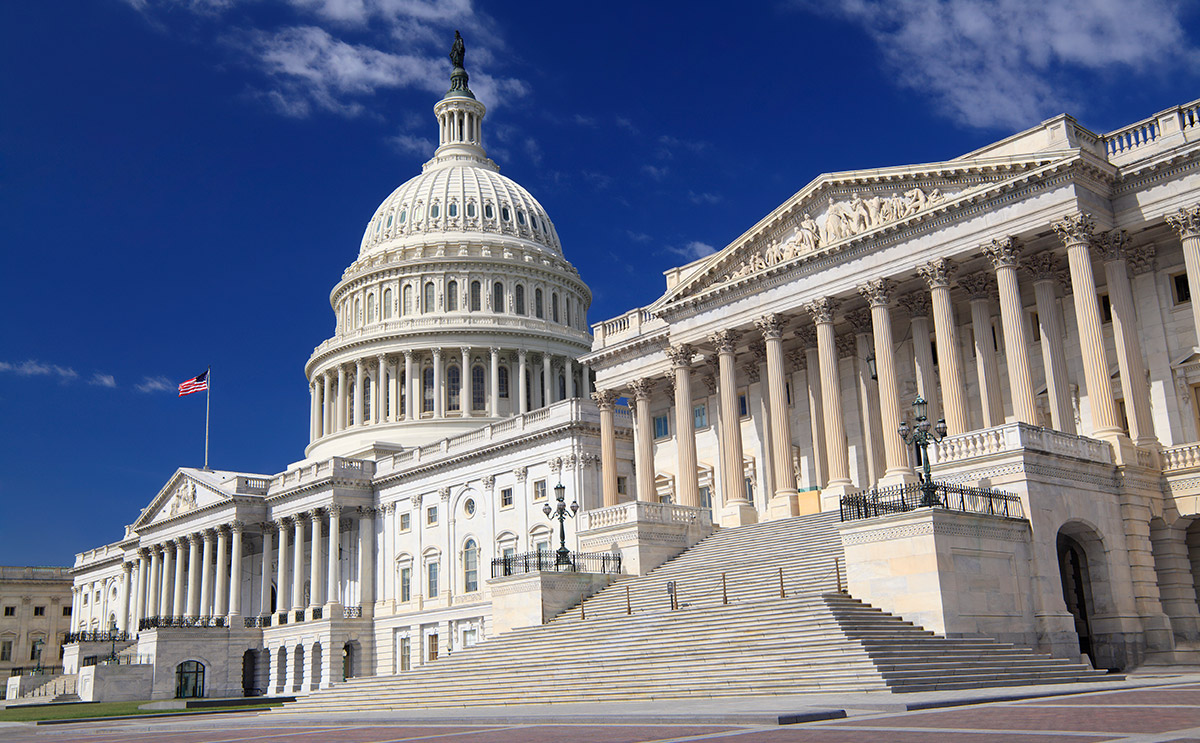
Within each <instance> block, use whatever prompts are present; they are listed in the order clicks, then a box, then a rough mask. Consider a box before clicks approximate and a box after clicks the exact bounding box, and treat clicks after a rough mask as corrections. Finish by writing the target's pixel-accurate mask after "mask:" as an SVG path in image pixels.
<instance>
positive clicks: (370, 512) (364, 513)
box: [358, 502, 419, 519]
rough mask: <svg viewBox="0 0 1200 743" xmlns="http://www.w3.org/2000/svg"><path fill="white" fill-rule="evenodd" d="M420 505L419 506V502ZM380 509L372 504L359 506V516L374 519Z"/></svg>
mask: <svg viewBox="0 0 1200 743" xmlns="http://www.w3.org/2000/svg"><path fill="white" fill-rule="evenodd" d="M418 507H419V502H418ZM378 510H379V509H377V508H373V507H371V506H359V507H358V517H359V518H360V519H373V518H375V514H376V512H377V511H378Z"/></svg>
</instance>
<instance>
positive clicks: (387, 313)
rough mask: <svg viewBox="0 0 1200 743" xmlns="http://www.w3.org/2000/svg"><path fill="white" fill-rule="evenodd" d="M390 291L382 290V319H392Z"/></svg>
mask: <svg viewBox="0 0 1200 743" xmlns="http://www.w3.org/2000/svg"><path fill="white" fill-rule="evenodd" d="M392 300H393V297H392V290H391V289H384V290H383V319H384V320H390V319H391V318H392Z"/></svg>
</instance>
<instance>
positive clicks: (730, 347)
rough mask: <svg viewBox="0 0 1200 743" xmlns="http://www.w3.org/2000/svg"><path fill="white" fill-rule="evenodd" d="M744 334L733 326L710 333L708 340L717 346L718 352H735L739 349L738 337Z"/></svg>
mask: <svg viewBox="0 0 1200 743" xmlns="http://www.w3.org/2000/svg"><path fill="white" fill-rule="evenodd" d="M741 337H742V334H741V333H739V332H738V331H736V330H733V329H732V328H726V329H724V330H718V331H716V332H715V333H709V336H708V342H709V343H711V344H713V345H714V346H716V348H717V353H734V352H735V351H737V342H738V339H739V338H741Z"/></svg>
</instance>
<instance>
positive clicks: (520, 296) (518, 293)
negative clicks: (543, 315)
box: [513, 284, 525, 315]
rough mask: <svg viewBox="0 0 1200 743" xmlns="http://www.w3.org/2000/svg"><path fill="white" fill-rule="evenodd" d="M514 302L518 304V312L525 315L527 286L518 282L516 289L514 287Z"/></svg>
mask: <svg viewBox="0 0 1200 743" xmlns="http://www.w3.org/2000/svg"><path fill="white" fill-rule="evenodd" d="M513 303H514V304H516V306H517V314H518V315H524V314H525V286H524V285H523V284H517V287H516V288H515V289H513Z"/></svg>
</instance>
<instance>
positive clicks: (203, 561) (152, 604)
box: [121, 521, 245, 629]
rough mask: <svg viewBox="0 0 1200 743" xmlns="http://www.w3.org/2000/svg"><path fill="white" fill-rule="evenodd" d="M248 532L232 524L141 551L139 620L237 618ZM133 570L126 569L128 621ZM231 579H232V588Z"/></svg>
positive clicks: (124, 589) (127, 566)
mask: <svg viewBox="0 0 1200 743" xmlns="http://www.w3.org/2000/svg"><path fill="white" fill-rule="evenodd" d="M244 528H245V525H244V524H243V523H242V522H240V521H234V522H233V523H231V524H230V525H229V526H228V527H219V528H216V529H206V530H204V531H203V532H200V533H197V534H189V535H187V536H183V537H179V538H178V539H174V540H171V541H168V542H164V543H162V544H158V545H153V546H150V547H144V548H142V549H140V550H139V551H138V562H137V576H138V585H137V587H136V593H137V602H136V609H137V610H136V614H135V620H140V619H144V618H146V617H155V616H176V617H186V618H189V619H196V618H198V617H201V616H239V615H240V614H241V613H242V594H241V582H240V580H239V577H240V576H241V571H242V559H243V555H242V552H243V549H242V534H243V530H244ZM185 556H186V561H185ZM132 570H133V565H132V564H131V563H128V562H127V563H125V564H124V565H123V572H122V576H123V577H122V589H121V594H122V597H123V598H122V600H121V601H122V605H123V607H122V608H123V611H122V616H123V617H125V616H128V615H129V603H130V598H129V597H130V596H131V594H132V593H133V591H134V587H133V586H131V585H130V575H131V573H132ZM230 575H232V576H234V580H233V581H232V582H231V581H230V579H229V578H230ZM121 621H124V620H121ZM136 623H137V622H136V621H135V625H136ZM122 629H130V628H128V627H122Z"/></svg>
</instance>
